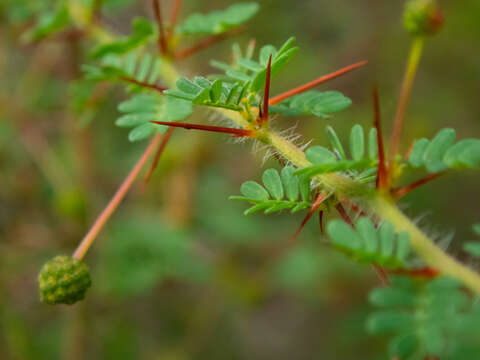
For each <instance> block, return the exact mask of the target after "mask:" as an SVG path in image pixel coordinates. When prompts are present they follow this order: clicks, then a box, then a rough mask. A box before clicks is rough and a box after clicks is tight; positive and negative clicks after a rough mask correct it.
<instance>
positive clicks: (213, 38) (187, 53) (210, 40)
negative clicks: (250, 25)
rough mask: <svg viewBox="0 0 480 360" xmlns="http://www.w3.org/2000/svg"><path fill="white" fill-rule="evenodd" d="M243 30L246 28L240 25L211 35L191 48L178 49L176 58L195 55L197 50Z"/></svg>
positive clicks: (180, 58)
mask: <svg viewBox="0 0 480 360" xmlns="http://www.w3.org/2000/svg"><path fill="white" fill-rule="evenodd" d="M243 30H244V28H243V27H241V26H240V27H237V28H234V29H232V30H230V31H227V32H224V33H222V34H218V35H213V36H209V37H207V38H205V39H203V40H201V41H199V42H198V43H196V44H195V45H193V46H191V47H189V48H186V49H183V50H179V51H177V52H176V53H175V59H177V60H183V59H186V58H187V57H189V56H191V55H193V54H195V53H197V52H199V51H201V50H203V49H206V48H209V47H210V46H212V45H215V44H216V43H218V42H220V41H223V40H225V39H228V38H230V37H233V36H235V35H238V34H239V33H240V32H242V31H243Z"/></svg>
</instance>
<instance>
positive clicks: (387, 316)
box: [367, 311, 415, 334]
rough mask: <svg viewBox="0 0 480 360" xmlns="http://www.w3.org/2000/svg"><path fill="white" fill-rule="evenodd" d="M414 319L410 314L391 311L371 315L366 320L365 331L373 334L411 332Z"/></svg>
mask: <svg viewBox="0 0 480 360" xmlns="http://www.w3.org/2000/svg"><path fill="white" fill-rule="evenodd" d="M414 327H415V319H414V317H413V315H412V314H409V313H399V312H393V311H379V312H376V313H373V314H372V315H371V316H370V317H369V318H368V320H367V330H368V331H369V332H370V333H373V334H379V333H386V332H401V331H406V330H412V329H414Z"/></svg>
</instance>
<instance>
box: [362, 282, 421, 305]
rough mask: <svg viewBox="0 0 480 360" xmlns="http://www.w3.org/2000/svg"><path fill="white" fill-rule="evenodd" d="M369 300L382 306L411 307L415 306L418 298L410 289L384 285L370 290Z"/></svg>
mask: <svg viewBox="0 0 480 360" xmlns="http://www.w3.org/2000/svg"><path fill="white" fill-rule="evenodd" d="M369 301H370V303H372V304H374V305H376V306H381V307H410V306H415V301H416V299H415V297H414V296H412V294H411V293H410V291H409V290H408V289H403V288H399V287H382V288H376V289H374V290H372V292H370V296H369Z"/></svg>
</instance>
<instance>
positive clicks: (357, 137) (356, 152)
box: [350, 124, 365, 161]
mask: <svg viewBox="0 0 480 360" xmlns="http://www.w3.org/2000/svg"><path fill="white" fill-rule="evenodd" d="M350 152H351V154H352V158H353V160H356V161H358V160H361V159H363V156H364V154H365V136H364V134H363V127H362V126H360V125H358V124H356V125H354V126H353V127H352V131H351V132H350Z"/></svg>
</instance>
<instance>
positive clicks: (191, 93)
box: [163, 76, 246, 111]
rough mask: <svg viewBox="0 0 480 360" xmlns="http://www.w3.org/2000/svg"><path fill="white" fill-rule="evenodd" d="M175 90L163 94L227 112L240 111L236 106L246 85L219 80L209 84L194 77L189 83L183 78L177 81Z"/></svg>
mask: <svg viewBox="0 0 480 360" xmlns="http://www.w3.org/2000/svg"><path fill="white" fill-rule="evenodd" d="M176 85H177V89H173V90H166V91H164V92H163V94H165V95H167V96H170V97H175V98H179V99H183V100H187V101H190V102H192V103H193V104H196V105H203V106H212V107H220V108H226V109H229V110H235V111H241V110H242V109H243V108H242V106H240V105H238V102H239V101H240V99H241V96H242V95H241V94H242V92H243V89H244V87H245V86H246V85H241V84H240V83H234V84H230V83H225V82H223V81H222V80H220V79H217V80H215V81H214V82H213V83H211V82H210V81H209V80H208V79H206V78H204V77H200V76H198V77H196V78H195V79H194V81H190V80H188V79H186V78H184V77H181V78H179V79H178V80H177V84H176Z"/></svg>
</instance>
